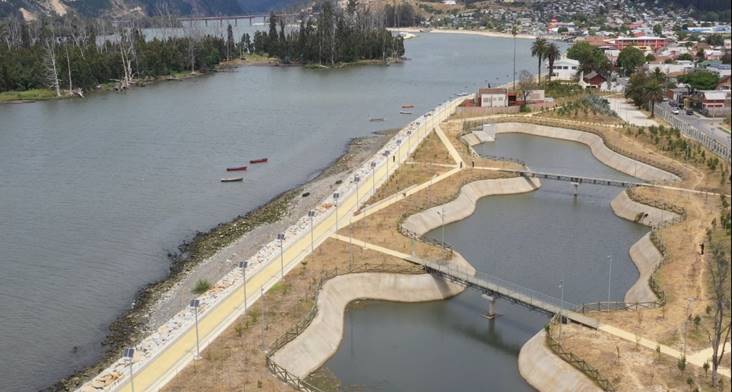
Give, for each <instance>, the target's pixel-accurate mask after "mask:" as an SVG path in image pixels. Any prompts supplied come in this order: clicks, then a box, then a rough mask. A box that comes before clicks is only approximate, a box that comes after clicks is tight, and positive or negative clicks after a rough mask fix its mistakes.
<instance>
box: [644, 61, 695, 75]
mask: <svg viewBox="0 0 732 392" xmlns="http://www.w3.org/2000/svg"><path fill="white" fill-rule="evenodd" d="M643 68H645V69H646V70H647V71H649V72H655V71H656V70H659V71H661V72H663V73H664V74H666V75H672V76H677V75H683V74H685V73H688V72H691V71H692V70H693V69H694V63H693V62H691V61H688V60H679V61H676V62H675V63H670V64H666V63H655V62H654V63H648V64H645V65H643Z"/></svg>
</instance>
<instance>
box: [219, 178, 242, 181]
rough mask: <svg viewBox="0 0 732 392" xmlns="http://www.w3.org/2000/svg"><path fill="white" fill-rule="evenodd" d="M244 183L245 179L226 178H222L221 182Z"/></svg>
mask: <svg viewBox="0 0 732 392" xmlns="http://www.w3.org/2000/svg"><path fill="white" fill-rule="evenodd" d="M242 181H244V177H226V178H222V179H221V182H242Z"/></svg>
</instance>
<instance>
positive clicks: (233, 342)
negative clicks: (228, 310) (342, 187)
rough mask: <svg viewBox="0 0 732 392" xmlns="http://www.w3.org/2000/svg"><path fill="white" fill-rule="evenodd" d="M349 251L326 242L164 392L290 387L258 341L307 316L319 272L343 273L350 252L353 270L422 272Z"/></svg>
mask: <svg viewBox="0 0 732 392" xmlns="http://www.w3.org/2000/svg"><path fill="white" fill-rule="evenodd" d="M352 251H353V252H352V253H351V249H350V245H349V244H347V243H345V242H342V241H338V240H334V239H328V240H326V241H325V242H324V243H323V244H322V245H321V246H320V247H318V249H317V250H316V251H315V252H314V253H313V254H311V255H310V256H308V257H307V258H306V259H305V260H304V261H303V263H302V264H300V265H298V266H297V267H296V268H295V269H293V270H292V271H291V272H290V273H288V274H287V275H286V276H285V278H284V279H283V280H282V281H281V282H280V283H278V284H277V285H275V286H274V287H273V288H272V289H270V290H269V292H268V293H267V295H266V296H265V298H264V299H263V300H262V299H260V300H258V301H257V302H256V304H255V305H253V306H252V307H250V309H248V310H247V313H246V315H244V316H243V317H240V318H239V319H238V320H237V321H236V322H235V323H234V324H233V325H232V326H231V327H229V328H228V329H227V330H226V331H225V332H224V333H223V334H222V335H221V336H219V338H217V339H216V340H215V341H214V342H213V343H212V344H211V345H210V346H209V347H207V348H206V350H204V351H203V353H201V354H202V355H201V356H202V357H203V358H202V359H201V360H199V361H196V362H194V363H193V364H192V365H190V366H188V367H187V368H186V369H185V370H184V371H183V372H181V373H180V374H179V375H178V376H177V377H176V378H175V379H173V381H171V382H170V383H169V384H168V385H167V386H166V387H165V388H164V391H241V390H247V389H249V390H262V391H291V390H292V389H291V388H290V387H289V386H287V385H285V384H283V383H282V382H281V381H280V380H279V379H277V378H276V377H275V376H274V375H272V373H270V371H269V369H268V368H267V366H266V363H265V353H264V351H263V350H262V347H263V346H262V343H263V342H264V347H269V345H270V344H272V342H273V341H274V340H275V339H277V338H278V337H279V336H281V335H282V334H284V333H285V331H286V330H287V329H289V328H291V327H292V326H293V325H295V324H296V323H297V322H298V321H300V320H301V319H302V318H303V317H304V316H305V315H306V314H307V312H308V311H309V310H310V308H311V307H312V305H313V300H312V299H313V295H314V294H315V293H314V289H315V287H316V284H317V281H318V279H319V278H320V276H321V274H322V272H323V271H333V270H334V269H335V268H338V270H343V271H344V272H345V271H346V270H347V269H348V267H349V264H350V263H351V254H353V265H354V268H358V267H360V266H366V265H369V266H395V267H396V268H399V269H401V268H402V267H403V271H404V272H405V273H416V272H419V271H420V270H419V268H418V267H416V266H414V265H412V264H410V263H407V262H405V261H403V260H401V259H398V258H394V257H391V256H386V255H384V254H382V253H377V252H373V251H369V250H364V249H362V248H360V247H353V249H352ZM264 309H266V313H265V314H264V315H263V313H262V312H263V310H264ZM263 316H264V317H263ZM265 322H266V325H265V324H264V323H265Z"/></svg>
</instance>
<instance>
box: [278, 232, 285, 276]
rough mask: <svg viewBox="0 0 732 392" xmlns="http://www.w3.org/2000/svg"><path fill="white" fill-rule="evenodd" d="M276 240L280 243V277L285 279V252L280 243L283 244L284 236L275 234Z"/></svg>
mask: <svg viewBox="0 0 732 392" xmlns="http://www.w3.org/2000/svg"><path fill="white" fill-rule="evenodd" d="M277 239H278V240H279V241H280V271H281V276H282V277H283V278H284V277H285V252H284V251H283V246H282V243H283V242H285V234H284V233H279V234H277Z"/></svg>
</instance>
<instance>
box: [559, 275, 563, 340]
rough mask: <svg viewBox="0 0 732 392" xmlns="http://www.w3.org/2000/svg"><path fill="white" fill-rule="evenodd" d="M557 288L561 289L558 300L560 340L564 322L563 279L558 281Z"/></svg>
mask: <svg viewBox="0 0 732 392" xmlns="http://www.w3.org/2000/svg"><path fill="white" fill-rule="evenodd" d="M559 289H560V290H562V294H561V297H560V298H561V299H560V302H559V340H562V324H563V323H564V315H563V314H562V313H563V312H564V280H560V281H559Z"/></svg>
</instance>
